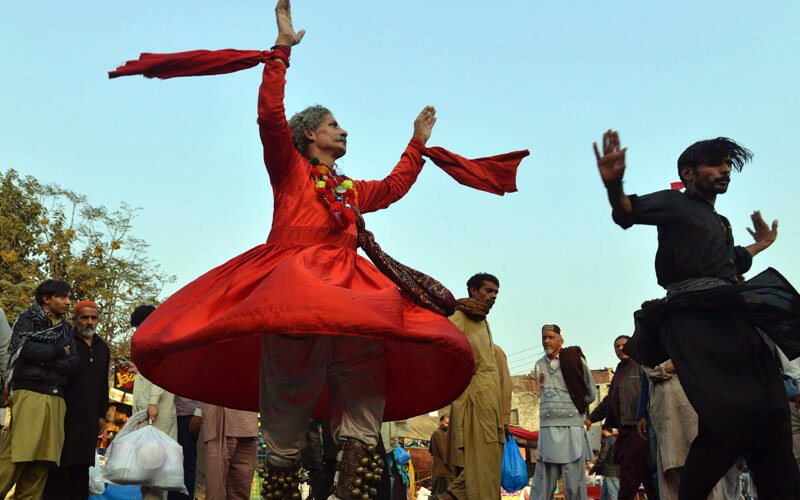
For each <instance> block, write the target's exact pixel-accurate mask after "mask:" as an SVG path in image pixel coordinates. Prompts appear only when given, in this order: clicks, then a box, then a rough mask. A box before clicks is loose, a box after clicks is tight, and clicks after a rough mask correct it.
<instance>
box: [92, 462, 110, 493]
mask: <svg viewBox="0 0 800 500" xmlns="http://www.w3.org/2000/svg"><path fill="white" fill-rule="evenodd" d="M105 491H106V483H104V482H103V471H102V470H101V469H100V455H98V454H97V453H95V454H94V467H89V494H90V495H102V494H103V493H104V492H105Z"/></svg>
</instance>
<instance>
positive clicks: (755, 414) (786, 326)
mask: <svg viewBox="0 0 800 500" xmlns="http://www.w3.org/2000/svg"><path fill="white" fill-rule="evenodd" d="M594 150H595V156H596V157H597V165H598V169H599V171H600V177H601V179H602V181H603V184H604V185H605V187H606V191H607V194H608V199H609V202H610V204H611V207H612V210H613V219H614V221H615V222H616V223H617V224H618V225H620V226H621V227H622V228H629V227H631V226H632V225H634V224H647V225H654V226H657V227H658V251H657V253H656V262H655V267H656V275H657V277H658V283H659V284H660V285H661V286H663V287H664V288H665V289H666V290H667V298H666V299H662V300H658V301H651V302H648V303H646V304H643V308H642V310H641V311H639V312H637V313H636V314H635V315H634V317H635V319H636V333H635V335H634V336H633V338H632V339H631V341H630V342H628V345H627V346H626V348H625V352H626V353H628V354H630V355H631V357H633V358H634V359H636V360H637V361H638V362H640V363H641V364H643V365H645V366H650V367H653V366H655V365H657V364H659V363H662V362H664V361H666V360H667V359H669V358H671V359H672V362H673V364H674V365H675V369H676V371H677V373H678V376H679V377H680V380H681V384H682V385H683V389H684V391H685V392H686V396H687V398H688V399H689V402H690V403H691V404H692V406H693V407H694V409H695V410H696V411H697V415H698V434H697V437H696V438H695V439H694V441H693V442H692V445H691V448H690V450H689V453H688V455H687V457H686V464H685V466H684V471H683V477H682V479H681V484H680V489H679V497H680V498H682V499H684V498H706V497H707V496H708V494H709V493H710V492H711V490H712V489H713V487H714V485H715V484H716V483H717V481H719V479H720V478H721V477H722V476H723V475H724V474H725V472H726V471H727V470H728V469H730V467H731V466H732V465H733V464H734V462H736V460H737V459H738V458H739V456H741V455H744V458H745V460H746V461H747V464H748V466H749V467H750V471H751V472H752V474H753V479H754V481H755V483H756V486H757V487H758V492H759V496H761V497H762V498H780V499H783V498H799V497H800V479H798V477H799V476H800V474H798V468H797V464H796V463H795V461H794V457H793V456H792V445H791V430H790V424H789V412H788V410H789V408H788V406H787V404H786V399H785V398H786V394H785V392H784V388H783V384H782V382H781V377H780V372H779V367H778V362H777V360H776V359H775V357H774V356H772V353H771V352H770V350H769V348H768V347H767V345H766V344H765V342H764V341H763V340H762V338H761V336H760V335H759V333H758V331H757V329H756V328H755V327H756V326H757V327H759V328H760V329H762V330H763V331H764V332H765V333H766V334H767V335H768V336H770V338H772V340H774V341H775V343H776V344H778V346H779V347H780V348H781V349H783V350H784V352H786V353H787V355H791V356H792V357H797V355H798V354H800V352H799V350H798V336H797V333H798V332H797V324H796V321H797V320H796V317H797V313H796V311H797V308H798V297H797V292H796V291H794V290H793V289H792V288H791V286H790V285H789V284H788V282H786V280H785V279H784V278H783V277H782V276H780V275H779V274H778V273H777V271H775V270H772V269H769V270H767V271H764V272H762V273H761V274H759V275H758V276H756V277H754V278H753V279H751V280H749V281H746V282H744V283H741V282H740V281H741V279H740V277H741V275H742V274H744V273H745V272H747V271H748V270H749V269H750V266H751V264H752V260H753V256H755V255H756V254H758V253H759V252H761V251H762V250H764V249H766V248H767V247H769V246H770V245H771V244H772V243H773V242H774V241H775V238H776V237H777V233H778V223H777V221H775V222H773V223H772V227H771V228H770V226H768V225H767V224H766V222H764V219H763V218H762V217H761V214H760V213H759V212H758V211H756V212H754V213H753V215H752V221H753V226H754V228H753V229H752V230H749V232H750V234H751V236H753V239H754V240H755V243H753V244H751V245H749V246H747V247H741V246H734V242H733V234H732V230H731V225H730V223H729V222H728V219H726V218H725V217H723V216H722V215H720V214H719V213H717V211H716V210H715V202H716V199H717V195H720V194H723V193H725V192H726V191H727V189H728V184H729V183H730V173H731V169H732V168H735V169H736V170H739V171H740V170H741V169H742V168H743V167H744V164H745V163H747V162H749V161H750V160H751V159H752V153H751V152H750V151H749V150H747V149H745V148H743V147H742V146H740V145H739V144H737V143H736V142H734V141H732V140H731V139H728V138H725V137H718V138H716V139H711V140H705V141H700V142H697V143H695V144H693V145H691V146H689V147H688V148H687V149H686V150H685V151H684V152H683V153H682V154H681V155H680V157H679V158H678V162H677V163H678V165H677V167H678V175H679V177H680V178H681V181H682V182H683V184H684V185H685V187H686V191H685V192H680V191H678V190H665V191H658V192H655V193H651V194H648V195H644V196H636V195H630V196H628V195H626V194H625V193H624V191H623V176H624V174H625V152H626V150H625V149H623V148H621V146H620V141H619V135H618V134H617V132H615V131H612V130H609V131H607V132H606V133H605V134H604V135H603V155H602V156H601V155H600V152H599V151H598V148H597V144H595V145H594Z"/></svg>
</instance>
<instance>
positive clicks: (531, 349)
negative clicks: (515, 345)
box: [508, 346, 542, 358]
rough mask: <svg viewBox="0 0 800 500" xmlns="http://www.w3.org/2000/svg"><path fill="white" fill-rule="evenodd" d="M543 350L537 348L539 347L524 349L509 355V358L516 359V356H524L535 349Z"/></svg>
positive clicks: (539, 347)
mask: <svg viewBox="0 0 800 500" xmlns="http://www.w3.org/2000/svg"><path fill="white" fill-rule="evenodd" d="M541 348H542V347H541V346H537V347H531V348H529V349H523V350H521V351H517V352H512V353H511V354H509V355H508V357H509V358H511V357H514V356H516V355H518V354H522V353H523V352H528V351H533V350H534V349H541Z"/></svg>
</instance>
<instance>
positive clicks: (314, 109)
mask: <svg viewBox="0 0 800 500" xmlns="http://www.w3.org/2000/svg"><path fill="white" fill-rule="evenodd" d="M330 114H333V113H331V111H330V110H329V109H328V108H326V107H325V106H320V105H319V104H315V105H314V106H309V107H307V108H306V109H304V110H303V111H300V112H299V113H295V115H294V116H292V117H291V118H290V119H289V128H290V129H291V130H292V141H293V142H294V147H295V149H297V150H298V151H300V154H303V155H304V154H306V148H307V147H308V145H309V144H310V141H309V140H308V138H307V137H306V131H307V130H309V131H313V130H316V129H317V127H319V126H320V125H322V120H323V119H324V118H325V117H326V116H328V115H330Z"/></svg>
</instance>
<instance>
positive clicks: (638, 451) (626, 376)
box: [586, 335, 658, 500]
mask: <svg viewBox="0 0 800 500" xmlns="http://www.w3.org/2000/svg"><path fill="white" fill-rule="evenodd" d="M628 340H630V337H628V336H627V335H620V336H619V337H617V338H616V339H615V340H614V352H615V353H616V355H617V357H618V358H619V364H618V365H617V370H616V371H615V372H614V378H613V379H611V389H610V390H609V393H608V396H606V397H605V398H603V400H602V401H601V402H600V404H599V405H597V408H595V409H594V411H593V412H592V413H591V414H590V415H589V418H588V419H586V427H587V428H588V427H589V426H590V425H591V424H592V423H593V422H599V421H600V420H605V426H606V427H615V428H617V429H618V430H619V438H617V441H616V444H615V445H614V462H616V463H617V464H619V467H620V479H619V483H620V484H619V500H631V499H633V498H635V497H636V492H637V491H638V490H639V485H640V484H644V488H645V491H646V492H647V498H650V499H653V500H657V499H658V492H657V490H656V486H655V483H654V482H653V473H652V466H651V463H650V450H649V448H648V444H647V441H646V440H644V439H642V437H641V436H639V433H638V432H636V424H637V423H638V419H637V418H636V411H637V410H638V408H639V392H640V391H641V383H642V382H641V379H640V375H641V371H642V367H641V366H640V365H639V364H638V363H636V361H634V360H632V359H631V358H630V357H629V356H628V355H627V354H625V353H624V352H623V351H622V349H623V348H624V347H625V344H627V343H628Z"/></svg>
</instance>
